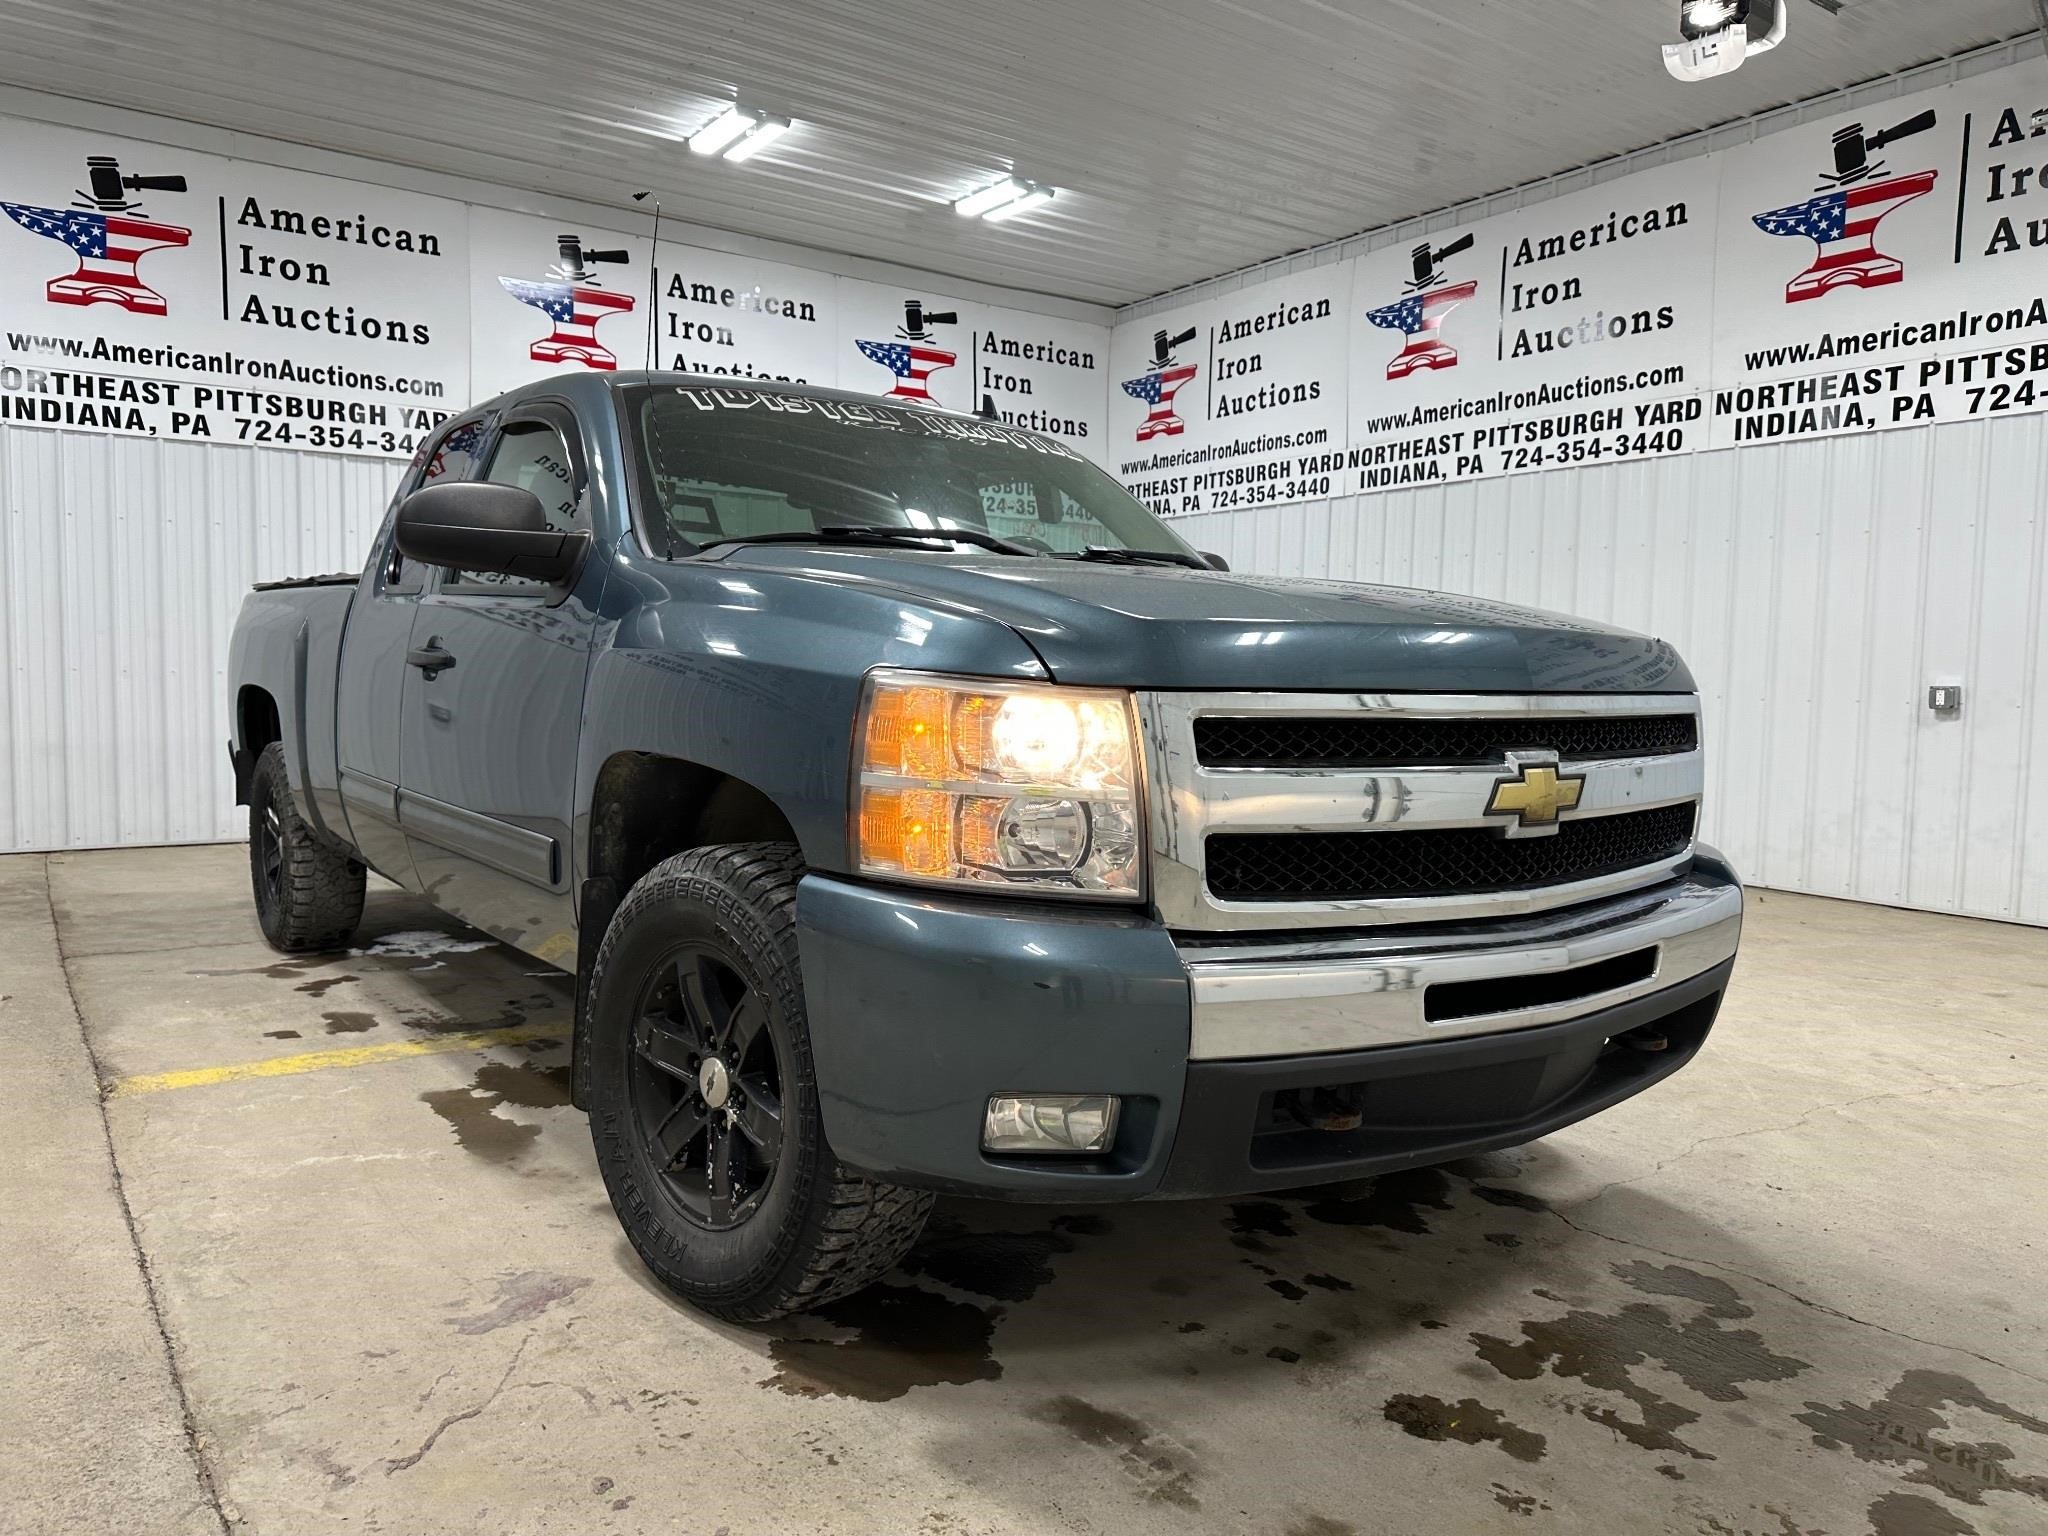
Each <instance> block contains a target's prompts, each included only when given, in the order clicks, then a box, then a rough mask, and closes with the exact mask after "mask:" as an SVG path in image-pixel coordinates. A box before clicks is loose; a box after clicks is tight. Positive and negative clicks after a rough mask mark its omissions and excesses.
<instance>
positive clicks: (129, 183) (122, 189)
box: [78, 155, 185, 213]
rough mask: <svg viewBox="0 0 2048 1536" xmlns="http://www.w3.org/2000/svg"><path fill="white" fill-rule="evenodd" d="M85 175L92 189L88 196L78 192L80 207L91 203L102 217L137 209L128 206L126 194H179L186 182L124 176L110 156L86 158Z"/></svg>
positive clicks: (135, 205)
mask: <svg viewBox="0 0 2048 1536" xmlns="http://www.w3.org/2000/svg"><path fill="white" fill-rule="evenodd" d="M85 175H86V180H87V183H88V184H89V185H90V186H91V188H92V190H91V191H90V192H80V193H79V194H78V195H79V197H80V199H81V202H80V204H79V206H80V207H84V206H85V205H86V204H87V203H90V204H91V205H92V206H93V207H95V208H97V209H99V210H100V211H101V212H103V213H127V212H129V211H130V210H131V209H135V208H140V207H141V206H142V205H141V204H140V203H137V202H130V201H129V200H128V199H127V198H126V197H125V196H123V194H124V193H127V192H182V191H184V190H185V178H184V177H182V176H123V175H122V174H121V162H120V161H119V160H117V159H116V158H115V157H114V156H112V155H87V156H86V157H85Z"/></svg>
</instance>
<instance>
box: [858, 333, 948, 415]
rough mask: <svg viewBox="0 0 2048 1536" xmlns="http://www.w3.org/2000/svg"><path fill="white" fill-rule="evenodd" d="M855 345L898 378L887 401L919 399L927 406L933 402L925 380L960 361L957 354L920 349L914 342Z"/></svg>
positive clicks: (872, 342) (859, 343) (886, 397)
mask: <svg viewBox="0 0 2048 1536" xmlns="http://www.w3.org/2000/svg"><path fill="white" fill-rule="evenodd" d="M854 345H855V346H856V347H859V348H860V349H861V352H862V353H863V354H864V355H865V356H866V357H867V358H868V359H869V360H870V361H872V362H877V363H880V364H881V365H882V366H883V367H884V368H886V369H888V370H889V371H890V372H891V373H893V374H895V375H896V385H895V387H894V388H893V389H891V390H890V391H889V393H888V394H887V395H885V396H884V397H883V398H884V399H891V400H898V399H900V400H920V401H923V402H924V403H925V404H926V405H930V404H931V403H932V392H931V388H930V386H929V385H927V384H926V383H925V380H927V379H929V378H930V377H931V376H932V375H933V374H935V373H937V372H938V371H939V370H940V369H941V368H950V367H952V366H953V364H954V363H956V362H958V361H959V360H960V359H959V354H958V353H955V352H942V351H940V350H939V349H938V348H937V347H920V346H918V345H917V344H916V343H915V342H909V343H906V342H901V341H856V342H855V343H854Z"/></svg>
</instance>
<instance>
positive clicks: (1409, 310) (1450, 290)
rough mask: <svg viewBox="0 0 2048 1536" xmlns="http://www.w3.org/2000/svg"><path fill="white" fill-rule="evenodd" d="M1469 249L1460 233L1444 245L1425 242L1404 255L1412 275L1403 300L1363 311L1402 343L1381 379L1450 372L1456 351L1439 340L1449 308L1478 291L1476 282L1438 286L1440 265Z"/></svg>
mask: <svg viewBox="0 0 2048 1536" xmlns="http://www.w3.org/2000/svg"><path fill="white" fill-rule="evenodd" d="M1471 249H1472V236H1470V235H1460V236H1459V237H1458V238H1457V239H1455V240H1453V241H1452V242H1451V243H1450V244H1449V245H1444V246H1438V247H1435V248H1432V247H1431V246H1430V243H1429V242H1428V241H1427V240H1425V241H1423V242H1422V244H1420V245H1418V246H1416V247H1415V249H1414V250H1413V251H1411V252H1410V253H1409V261H1410V270H1411V272H1412V273H1413V276H1412V277H1410V279H1409V281H1408V296H1407V297H1406V298H1405V299H1400V300H1398V301H1396V302H1395V303H1392V304H1387V305H1383V306H1382V307H1380V308H1379V309H1374V310H1368V311H1367V312H1366V316H1365V318H1366V319H1367V320H1369V321H1371V322H1372V323H1373V324H1374V325H1377V326H1379V327H1380V328H1381V329H1383V330H1389V331H1399V332H1401V333H1402V335H1404V336H1406V337H1407V338H1408V340H1407V344H1406V345H1404V346H1403V347H1402V348H1401V350H1400V351H1399V352H1397V353H1395V354H1394V358H1393V361H1391V362H1389V363H1388V364H1387V377H1388V378H1390V379H1405V378H1407V377H1408V375H1409V374H1411V373H1415V372H1417V371H1418V370H1420V369H1424V368H1432V369H1433V368H1455V367H1457V366H1458V349H1457V348H1456V347H1453V346H1451V345H1450V344H1449V343H1447V342H1445V341H1444V340H1443V338H1442V336H1441V334H1440V333H1441V331H1442V330H1443V324H1444V321H1445V320H1446V319H1448V318H1449V316H1450V313H1451V311H1452V310H1454V309H1456V308H1457V307H1458V306H1459V305H1460V304H1462V303H1464V302H1465V301H1466V300H1467V299H1469V298H1471V297H1472V296H1473V295H1474V294H1476V293H1478V292H1479V284H1477V283H1476V282H1469V281H1468V282H1463V283H1448V284H1446V283H1443V282H1442V278H1443V272H1442V270H1441V269H1442V264H1443V263H1444V262H1445V261H1447V260H1449V259H1450V258H1451V257H1453V256H1459V255H1463V254H1464V253H1465V252H1466V251H1469V250H1471Z"/></svg>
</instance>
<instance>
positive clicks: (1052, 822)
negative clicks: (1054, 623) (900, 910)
mask: <svg viewBox="0 0 2048 1536" xmlns="http://www.w3.org/2000/svg"><path fill="white" fill-rule="evenodd" d="M856 740H857V741H858V743H859V747H858V757H857V760H856V764H855V766H856V768H857V769H858V770H859V772H858V776H857V780H856V783H855V785H854V813H853V824H854V844H855V858H856V859H857V860H858V863H859V868H860V870H861V871H862V873H864V874H871V875H892V876H895V877H897V878H899V879H906V878H907V879H914V880H943V881H958V882H960V883H962V884H967V885H976V886H1002V887H1015V888H1022V889H1027V890H1032V891H1039V892H1065V893H1066V894H1069V895H1079V896H1095V897H1102V898H1108V899H1125V900H1136V899H1137V898H1138V897H1139V896H1141V895H1142V894H1143V878H1142V874H1143V869H1144V860H1143V839H1142V837H1141V835H1140V831H1139V826H1138V770H1137V746H1136V742H1137V733H1136V731H1135V729H1134V728H1133V726H1132V717H1131V696H1130V695H1129V694H1128V693H1123V692H1119V691H1116V690H1112V689H1105V688H1055V687H1053V686H1051V685H1049V684H1043V683H998V682H989V681H986V680H984V679H981V678H950V677H937V676H933V675H930V674H927V673H916V672H874V673H870V674H869V676H868V680H867V688H866V691H865V692H864V694H863V695H862V698H861V712H860V726H859V731H858V734H857V736H856Z"/></svg>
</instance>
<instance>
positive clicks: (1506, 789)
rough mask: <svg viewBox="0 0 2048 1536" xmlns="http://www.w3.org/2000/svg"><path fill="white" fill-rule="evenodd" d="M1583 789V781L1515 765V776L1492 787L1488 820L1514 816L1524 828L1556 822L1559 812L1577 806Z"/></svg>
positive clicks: (1528, 765)
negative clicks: (1495, 817)
mask: <svg viewBox="0 0 2048 1536" xmlns="http://www.w3.org/2000/svg"><path fill="white" fill-rule="evenodd" d="M1585 787H1586V781H1585V779H1584V778H1576V779H1567V778H1563V777H1561V776H1560V775H1559V774H1558V771H1557V770H1556V769H1555V768H1552V767H1543V766H1538V765H1536V764H1533V763H1518V764H1516V765H1515V776H1514V777H1513V778H1507V779H1502V780H1500V781H1499V782H1498V783H1496V784H1495V785H1494V786H1493V798H1492V799H1491V800H1489V801H1488V802H1487V804H1486V814H1487V815H1489V816H1514V817H1517V818H1519V820H1520V822H1521V824H1522V825H1523V826H1525V827H1532V826H1541V825H1549V824H1551V823H1554V822H1556V820H1557V813H1558V812H1559V811H1568V810H1570V809H1571V808H1572V807H1573V806H1575V805H1577V804H1578V803H1579V793H1580V791H1582V790H1583V789H1584V788H1585Z"/></svg>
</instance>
